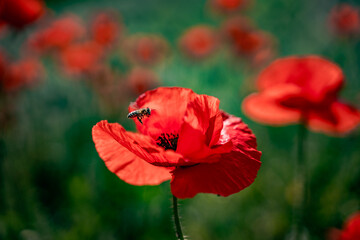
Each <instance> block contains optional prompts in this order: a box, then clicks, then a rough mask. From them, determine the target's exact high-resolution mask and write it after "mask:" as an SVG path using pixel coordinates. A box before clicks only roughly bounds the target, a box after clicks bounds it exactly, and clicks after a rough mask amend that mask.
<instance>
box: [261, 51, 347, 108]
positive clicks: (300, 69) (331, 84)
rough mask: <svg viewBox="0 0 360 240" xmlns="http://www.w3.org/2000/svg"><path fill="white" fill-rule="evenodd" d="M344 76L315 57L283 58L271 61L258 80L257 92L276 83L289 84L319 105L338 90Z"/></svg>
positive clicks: (337, 69) (327, 63)
mask: <svg viewBox="0 0 360 240" xmlns="http://www.w3.org/2000/svg"><path fill="white" fill-rule="evenodd" d="M343 81H344V76H343V73H342V71H341V69H340V68H339V67H338V66H337V65H336V64H334V63H332V62H330V61H328V60H326V59H324V58H321V57H318V56H305V57H286V58H282V59H279V60H276V61H274V62H273V63H272V64H270V66H268V67H267V68H266V69H265V70H264V71H263V72H262V73H261V74H260V75H259V77H258V80H257V86H258V88H259V90H265V89H267V88H269V87H273V86H275V85H277V84H283V83H293V84H297V85H299V86H301V87H302V89H303V94H304V95H305V96H306V97H307V98H308V99H309V100H311V101H314V102H321V101H322V100H323V99H325V98H326V97H327V96H329V95H333V94H336V93H337V91H339V89H340V88H341V86H342V84H343Z"/></svg>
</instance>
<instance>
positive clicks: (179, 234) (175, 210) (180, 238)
mask: <svg viewBox="0 0 360 240" xmlns="http://www.w3.org/2000/svg"><path fill="white" fill-rule="evenodd" d="M173 213H174V224H175V230H176V236H177V239H178V240H184V236H183V233H182V230H181V224H180V219H179V211H178V203H177V198H176V197H175V196H174V195H173Z"/></svg>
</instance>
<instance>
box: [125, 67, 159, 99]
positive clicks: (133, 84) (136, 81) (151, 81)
mask: <svg viewBox="0 0 360 240" xmlns="http://www.w3.org/2000/svg"><path fill="white" fill-rule="evenodd" d="M127 81H128V84H129V86H130V88H131V89H132V90H133V92H134V93H136V94H141V93H143V92H145V91H147V90H150V89H152V88H154V87H155V86H157V85H159V80H158V77H157V75H156V74H155V73H154V72H153V71H151V70H149V69H146V68H141V67H136V68H133V69H132V70H131V71H130V73H129V74H128V76H127Z"/></svg>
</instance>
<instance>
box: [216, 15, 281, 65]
mask: <svg viewBox="0 0 360 240" xmlns="http://www.w3.org/2000/svg"><path fill="white" fill-rule="evenodd" d="M222 35H223V38H224V40H225V41H227V42H228V43H229V45H230V47H231V50H232V51H233V52H234V53H236V54H237V56H240V57H245V58H248V59H249V60H251V62H252V63H253V64H254V65H261V64H262V63H264V62H266V61H268V60H270V59H271V58H272V57H274V56H275V40H274V37H273V36H272V35H271V34H269V33H267V32H264V31H260V30H257V29H256V28H255V27H254V26H253V24H252V23H251V21H250V20H248V19H246V18H244V17H239V16H236V17H233V18H230V19H228V20H227V21H225V22H224V24H223V25H222Z"/></svg>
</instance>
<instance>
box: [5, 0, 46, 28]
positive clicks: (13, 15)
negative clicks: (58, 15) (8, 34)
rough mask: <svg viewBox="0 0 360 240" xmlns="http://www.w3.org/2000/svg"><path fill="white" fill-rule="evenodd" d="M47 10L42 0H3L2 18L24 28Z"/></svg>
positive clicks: (13, 25) (16, 26)
mask: <svg viewBox="0 0 360 240" xmlns="http://www.w3.org/2000/svg"><path fill="white" fill-rule="evenodd" d="M44 11H45V5H44V2H43V1H42V0H1V1H0V20H3V21H5V22H6V23H7V24H9V25H10V26H12V27H15V28H22V27H24V26H26V25H28V24H30V23H32V22H34V21H35V20H37V19H38V18H39V17H40V16H41V15H42V14H43V13H44Z"/></svg>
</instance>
